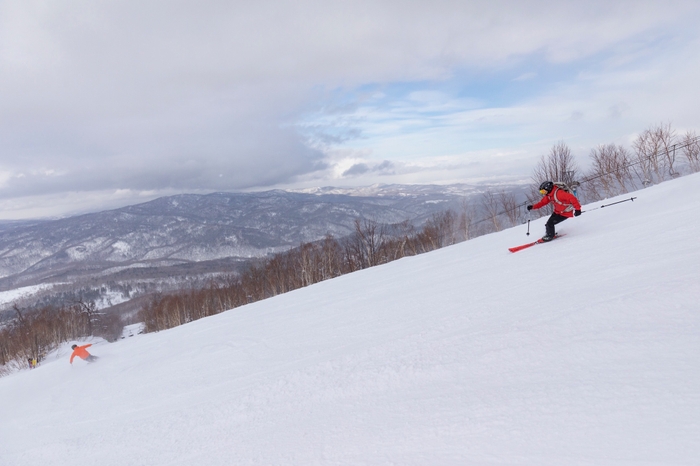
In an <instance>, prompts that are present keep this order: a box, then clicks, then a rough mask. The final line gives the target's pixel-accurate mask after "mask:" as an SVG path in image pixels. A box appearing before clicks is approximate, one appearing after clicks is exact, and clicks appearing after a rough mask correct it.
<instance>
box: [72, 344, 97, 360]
mask: <svg viewBox="0 0 700 466" xmlns="http://www.w3.org/2000/svg"><path fill="white" fill-rule="evenodd" d="M73 346H75V345H73ZM89 346H92V343H88V344H87V345H83V346H75V348H73V354H71V355H70V363H71V364H73V358H74V357H76V356H78V357H79V358H81V359H87V358H89V357H90V353H88V351H87V350H86V349H85V348H87V347H89Z"/></svg>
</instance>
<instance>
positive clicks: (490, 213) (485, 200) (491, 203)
mask: <svg viewBox="0 0 700 466" xmlns="http://www.w3.org/2000/svg"><path fill="white" fill-rule="evenodd" d="M481 206H482V207H483V208H484V212H486V216H487V217H486V218H487V219H488V221H489V222H490V223H491V225H492V226H493V231H501V229H502V228H501V224H500V222H499V221H498V214H499V207H500V202H499V201H498V197H497V196H496V195H495V194H494V193H493V192H492V191H490V190H487V191H485V192H484V193H483V194H482V195H481Z"/></svg>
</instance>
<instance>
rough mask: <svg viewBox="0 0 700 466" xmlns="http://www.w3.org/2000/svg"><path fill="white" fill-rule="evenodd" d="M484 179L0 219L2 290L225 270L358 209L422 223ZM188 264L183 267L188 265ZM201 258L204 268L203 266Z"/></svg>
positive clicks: (227, 196)
mask: <svg viewBox="0 0 700 466" xmlns="http://www.w3.org/2000/svg"><path fill="white" fill-rule="evenodd" d="M484 189H485V188H484V186H467V185H453V186H413V187H412V186H398V185H391V186H374V187H372V188H362V189H359V190H357V189H356V190H347V189H346V190H342V193H338V192H336V191H339V190H338V189H337V188H326V189H322V190H317V191H316V192H315V193H303V192H286V191H268V192H259V193H214V194H209V195H178V196H170V197H164V198H159V199H156V200H153V201H151V202H146V203H144V204H139V205H134V206H128V207H124V208H120V209H115V210H109V211H104V212H99V213H92V214H86V215H81V216H76V217H70V218H64V219H59V220H52V221H43V222H30V223H18V224H6V225H4V227H3V228H0V290H3V289H4V290H9V289H14V288H18V287H24V286H32V285H36V284H39V283H56V282H63V283H66V282H67V283H73V282H77V281H81V280H85V279H90V280H92V279H95V278H99V279H100V280H102V281H105V280H108V279H111V278H114V279H118V278H124V277H127V276H133V275H134V274H136V273H138V274H139V276H141V277H144V276H149V275H150V276H163V275H174V274H177V273H181V274H182V273H187V270H189V273H194V271H193V270H192V269H191V265H192V264H202V263H208V266H206V265H201V266H200V267H199V270H198V272H202V271H206V270H209V269H210V270H211V271H214V272H218V271H221V270H226V269H228V270H231V268H232V266H233V264H235V263H236V261H241V260H245V259H249V258H253V257H261V256H265V255H267V254H269V253H273V252H277V251H281V250H286V249H288V248H290V247H294V246H298V245H299V244H300V243H301V242H310V241H315V240H319V239H322V238H323V237H324V236H326V235H328V234H331V235H333V236H335V237H342V236H345V235H347V234H349V233H350V232H351V231H352V229H353V223H354V221H355V220H356V219H357V218H369V219H372V220H375V221H377V222H380V223H398V222H402V221H405V220H410V221H412V222H414V223H416V224H420V223H422V222H423V221H425V220H426V219H427V218H429V217H430V215H432V214H433V213H435V212H438V211H443V210H446V209H448V208H453V209H458V208H459V203H460V202H461V201H462V200H463V199H465V197H468V196H473V195H475V194H477V193H479V192H481V191H483V190H484ZM187 267H190V269H187ZM207 267H209V269H208V268H207Z"/></svg>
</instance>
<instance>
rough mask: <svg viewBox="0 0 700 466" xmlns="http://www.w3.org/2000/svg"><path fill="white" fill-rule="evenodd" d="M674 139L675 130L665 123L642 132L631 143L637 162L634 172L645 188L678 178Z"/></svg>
mask: <svg viewBox="0 0 700 466" xmlns="http://www.w3.org/2000/svg"><path fill="white" fill-rule="evenodd" d="M675 139H676V132H675V130H673V129H672V128H671V124H670V123H666V124H659V125H658V126H656V127H651V128H648V129H646V130H644V131H643V132H642V133H641V134H640V135H639V136H637V139H635V140H634V142H633V143H632V146H633V147H634V150H635V153H636V155H637V161H638V163H637V164H636V165H635V171H636V173H637V176H638V177H639V179H640V181H641V182H642V183H643V184H644V185H645V186H646V185H648V184H650V183H658V182H661V181H664V180H666V179H669V178H673V177H676V176H678V173H677V172H676V171H675V168H674V163H675V161H676V150H675V145H674V144H675Z"/></svg>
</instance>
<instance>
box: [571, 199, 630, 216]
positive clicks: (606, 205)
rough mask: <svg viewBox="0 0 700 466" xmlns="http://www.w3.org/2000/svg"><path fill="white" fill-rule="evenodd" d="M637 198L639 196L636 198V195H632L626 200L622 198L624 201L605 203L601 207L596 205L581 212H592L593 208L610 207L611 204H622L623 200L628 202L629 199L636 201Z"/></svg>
mask: <svg viewBox="0 0 700 466" xmlns="http://www.w3.org/2000/svg"><path fill="white" fill-rule="evenodd" d="M635 199H637V198H636V197H630V198H629V199H625V200H622V201H617V202H613V203H612V204H605V205H602V206H599V207H594V208H592V209H588V210H584V211H582V212H581V213H583V212H590V211H591V210H597V209H602V208H603V207H610V206H611V205H615V204H620V203H622V202H628V201H632V202H634V200H635Z"/></svg>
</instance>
